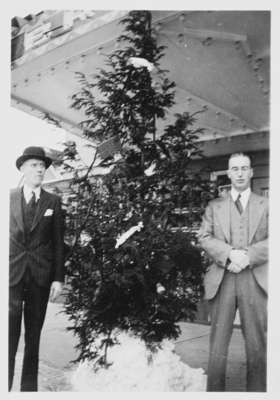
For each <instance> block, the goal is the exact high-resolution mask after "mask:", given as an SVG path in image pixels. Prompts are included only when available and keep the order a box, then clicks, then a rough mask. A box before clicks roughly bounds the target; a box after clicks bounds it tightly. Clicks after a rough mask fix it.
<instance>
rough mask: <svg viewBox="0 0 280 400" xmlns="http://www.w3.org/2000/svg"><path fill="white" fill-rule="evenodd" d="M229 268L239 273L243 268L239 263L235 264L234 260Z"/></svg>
mask: <svg viewBox="0 0 280 400" xmlns="http://www.w3.org/2000/svg"><path fill="white" fill-rule="evenodd" d="M227 270H228V271H230V272H233V273H234V274H238V273H239V272H241V271H242V268H241V267H239V265H237V264H234V263H233V262H231V263H230V264H229V265H228V266H227Z"/></svg>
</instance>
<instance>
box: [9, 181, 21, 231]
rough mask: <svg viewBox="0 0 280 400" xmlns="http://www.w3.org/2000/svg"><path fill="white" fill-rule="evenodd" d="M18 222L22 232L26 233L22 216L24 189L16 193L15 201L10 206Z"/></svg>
mask: <svg viewBox="0 0 280 400" xmlns="http://www.w3.org/2000/svg"><path fill="white" fill-rule="evenodd" d="M10 207H11V209H12V210H11V211H12V213H13V214H14V217H15V219H16V222H17V224H18V226H19V228H20V230H21V231H22V232H24V224H23V215H22V189H18V190H17V191H16V192H15V193H14V201H13V203H12V204H11V205H10Z"/></svg>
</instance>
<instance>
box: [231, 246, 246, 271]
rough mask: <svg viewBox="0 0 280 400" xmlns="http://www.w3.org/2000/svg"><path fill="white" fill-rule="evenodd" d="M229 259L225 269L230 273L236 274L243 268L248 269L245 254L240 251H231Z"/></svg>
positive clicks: (243, 251)
mask: <svg viewBox="0 0 280 400" xmlns="http://www.w3.org/2000/svg"><path fill="white" fill-rule="evenodd" d="M229 259H230V261H231V263H230V264H229V265H228V267H227V269H228V270H229V271H230V272H234V273H236V274H237V273H239V272H241V271H242V270H243V269H244V268H246V267H248V265H249V264H250V260H249V257H248V254H247V252H246V251H245V250H242V249H240V250H236V249H234V250H231V252H230V254H229Z"/></svg>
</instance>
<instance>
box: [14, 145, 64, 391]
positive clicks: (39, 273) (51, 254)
mask: <svg viewBox="0 0 280 400" xmlns="http://www.w3.org/2000/svg"><path fill="white" fill-rule="evenodd" d="M51 162H52V160H51V159H50V158H49V157H47V156H46V155H45V152H44V150H43V149H42V148H41V147H28V148H27V149H25V150H24V152H23V154H22V155H21V156H20V157H19V158H18V159H17V161H16V166H17V168H18V169H19V170H20V171H21V172H22V173H23V175H24V179H25V183H24V186H23V187H22V188H18V189H15V190H12V192H11V195H10V271H9V281H10V287H9V390H11V388H12V384H13V376H14V367H15V357H16V353H17V347H18V342H19V338H20V331H21V320H22V314H23V317H24V326H25V335H24V340H25V347H24V357H23V367H22V375H21V391H37V390H38V383H37V381H38V358H39V344H40V335H41V329H42V326H43V322H44V318H45V314H46V309H47V303H48V299H49V296H50V299H51V300H54V299H55V298H56V297H57V296H58V295H59V294H60V293H61V290H62V282H63V280H64V242H63V234H64V232H63V217H62V211H61V205H60V198H59V197H58V196H56V195H54V194H51V193H48V192H46V191H44V190H43V189H42V187H41V185H42V181H43V178H44V175H45V171H46V169H47V168H48V167H49V166H50V165H51Z"/></svg>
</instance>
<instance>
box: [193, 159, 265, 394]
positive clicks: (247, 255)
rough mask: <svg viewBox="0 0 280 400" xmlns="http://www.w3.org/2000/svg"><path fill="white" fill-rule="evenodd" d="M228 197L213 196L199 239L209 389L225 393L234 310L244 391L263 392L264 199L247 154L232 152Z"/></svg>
mask: <svg viewBox="0 0 280 400" xmlns="http://www.w3.org/2000/svg"><path fill="white" fill-rule="evenodd" d="M227 173H228V177H229V179H230V180H231V184H232V188H231V191H230V193H229V194H228V196H226V197H225V198H218V199H215V200H212V201H211V202H210V203H209V204H208V206H207V208H206V210H205V214H204V216H203V220H202V225H201V228H200V231H199V235H198V238H199V242H200V245H201V246H202V248H203V249H204V250H205V251H206V253H207V254H208V255H209V257H210V258H211V259H212V264H211V265H210V268H209V270H208V272H207V273H206V275H205V279H204V286H205V298H206V299H208V300H209V304H210V309H211V334H210V354H209V364H208V382H207V390H208V391H225V375H226V363H227V354H228V347H229V342H230V338H231V335H232V330H233V323H234V319H235V315H236V310H237V309H238V310H239V314H240V323H241V329H242V333H243V336H244V339H245V348H246V356H247V391H256V392H258V391H259V392H264V391H266V328H267V269H268V201H267V199H266V198H265V197H261V196H258V195H256V194H254V193H252V192H251V189H250V180H251V178H252V176H253V170H252V168H251V162H250V158H249V157H248V156H247V155H245V154H243V153H236V154H233V155H231V157H230V158H229V163H228V172H227Z"/></svg>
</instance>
